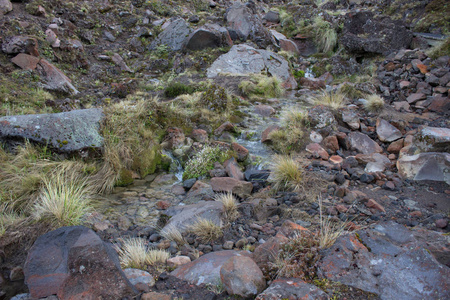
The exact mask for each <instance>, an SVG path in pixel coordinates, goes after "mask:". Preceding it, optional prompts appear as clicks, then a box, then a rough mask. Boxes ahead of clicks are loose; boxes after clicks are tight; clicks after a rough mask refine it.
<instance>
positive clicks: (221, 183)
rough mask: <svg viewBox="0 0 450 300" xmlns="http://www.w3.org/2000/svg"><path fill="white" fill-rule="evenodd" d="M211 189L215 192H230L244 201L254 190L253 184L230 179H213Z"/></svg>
mask: <svg viewBox="0 0 450 300" xmlns="http://www.w3.org/2000/svg"><path fill="white" fill-rule="evenodd" d="M211 187H212V189H213V191H214V192H229V193H233V194H235V195H237V196H238V197H240V198H242V199H245V198H247V197H248V196H250V194H251V192H252V190H253V185H252V184H251V182H246V181H240V180H237V179H234V178H229V177H214V178H211Z"/></svg>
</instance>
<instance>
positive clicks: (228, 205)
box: [215, 193, 239, 222]
mask: <svg viewBox="0 0 450 300" xmlns="http://www.w3.org/2000/svg"><path fill="white" fill-rule="evenodd" d="M215 200H216V201H220V202H222V203H223V206H224V208H225V214H226V217H227V220H228V222H233V221H234V220H236V219H237V218H238V217H239V212H238V209H237V203H238V202H237V200H236V197H234V196H233V194H232V193H227V194H219V195H218V196H216V198H215Z"/></svg>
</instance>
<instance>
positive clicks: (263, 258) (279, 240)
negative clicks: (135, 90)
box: [253, 233, 289, 270]
mask: <svg viewBox="0 0 450 300" xmlns="http://www.w3.org/2000/svg"><path fill="white" fill-rule="evenodd" d="M288 240H289V239H288V238H287V237H285V236H284V235H283V234H280V233H278V234H277V235H275V236H274V237H271V238H269V239H268V240H267V241H266V242H265V243H264V244H262V245H259V246H258V247H256V249H255V251H254V252H253V260H254V261H255V262H256V264H257V265H258V266H259V267H260V268H261V270H264V269H265V268H267V267H268V266H269V263H271V262H275V259H276V257H277V253H278V251H280V246H281V245H282V244H283V243H286V242H287V241H288Z"/></svg>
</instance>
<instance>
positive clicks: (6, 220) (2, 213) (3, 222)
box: [0, 203, 24, 237]
mask: <svg viewBox="0 0 450 300" xmlns="http://www.w3.org/2000/svg"><path fill="white" fill-rule="evenodd" d="M23 219H24V216H23V215H22V214H19V213H17V212H15V211H14V210H12V209H11V208H9V207H8V205H7V204H6V203H4V204H1V205H0V237H2V236H3V235H4V234H5V232H6V228H8V227H9V226H13V225H14V224H17V223H18V222H20V221H22V220H23Z"/></svg>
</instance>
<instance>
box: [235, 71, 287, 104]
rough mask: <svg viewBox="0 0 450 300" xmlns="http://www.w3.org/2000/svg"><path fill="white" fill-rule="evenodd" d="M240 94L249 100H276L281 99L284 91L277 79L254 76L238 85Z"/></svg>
mask: <svg viewBox="0 0 450 300" xmlns="http://www.w3.org/2000/svg"><path fill="white" fill-rule="evenodd" d="M239 89H240V90H241V92H242V93H243V94H244V95H245V96H248V97H250V98H255V97H256V98H259V97H261V98H276V97H281V96H282V95H283V93H284V89H283V87H282V86H281V81H280V80H279V79H278V78H277V77H267V76H263V75H255V76H252V77H251V78H250V80H244V81H242V82H241V83H240V84H239Z"/></svg>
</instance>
